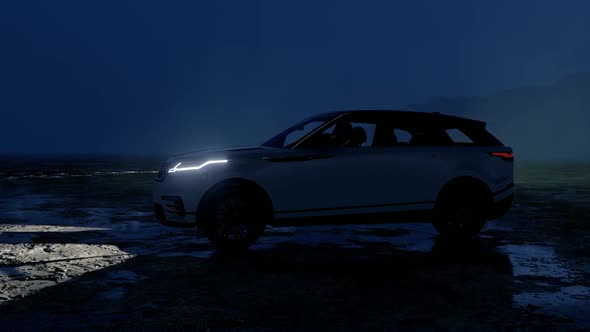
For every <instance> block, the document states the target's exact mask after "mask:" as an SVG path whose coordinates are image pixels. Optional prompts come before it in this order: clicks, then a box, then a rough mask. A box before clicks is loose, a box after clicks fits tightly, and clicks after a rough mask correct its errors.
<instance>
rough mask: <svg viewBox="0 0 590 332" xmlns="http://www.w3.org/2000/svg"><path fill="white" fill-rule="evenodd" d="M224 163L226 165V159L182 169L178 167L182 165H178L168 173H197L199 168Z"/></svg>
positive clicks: (209, 161) (187, 166)
mask: <svg viewBox="0 0 590 332" xmlns="http://www.w3.org/2000/svg"><path fill="white" fill-rule="evenodd" d="M225 163H227V160H226V159H219V160H208V161H206V162H204V163H202V164H200V165H186V166H183V167H180V165H182V163H178V164H177V165H176V166H174V167H172V168H171V169H169V170H168V173H176V172H184V171H197V170H200V169H201V168H203V167H206V166H209V165H213V164H225Z"/></svg>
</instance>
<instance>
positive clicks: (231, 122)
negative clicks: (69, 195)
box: [0, 0, 590, 153]
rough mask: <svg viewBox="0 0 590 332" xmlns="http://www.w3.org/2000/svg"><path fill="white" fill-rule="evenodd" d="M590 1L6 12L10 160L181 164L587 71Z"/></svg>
mask: <svg viewBox="0 0 590 332" xmlns="http://www.w3.org/2000/svg"><path fill="white" fill-rule="evenodd" d="M588 13H590V2H588V1H565V2H559V1H540V0H537V1H474V0H465V1H403V2H402V1H399V2H396V1H354V2H353V1H343V0H339V1H321V2H320V1H276V0H274V1H271V0H269V1H254V0H253V1H159V2H155V1H122V0H118V1H114V0H113V1H79V0H77V1H4V2H2V4H0V41H1V43H2V47H1V53H0V110H2V120H1V122H0V153H6V152H8V153H14V152H20V153H38V152H49V153H53V152H91V153H94V152H97V153H126V152H132V153H152V152H158V153H159V152H167V153H175V152H180V151H183V150H190V149H194V148H201V147H206V146H221V145H245V144H256V143H260V142H262V141H263V140H264V139H265V138H267V137H268V136H271V135H272V134H274V133H275V132H276V131H278V130H280V129H282V128H283V127H285V126H287V125H289V124H291V122H294V121H296V120H299V119H300V118H302V117H304V116H307V115H310V114H314V113H318V112H324V111H328V110H333V109H343V108H404V107H405V105H407V104H411V103H419V102H422V101H425V100H427V99H429V98H430V97H433V96H457V95H486V94H490V93H493V92H495V91H496V90H498V89H504V88H512V87H518V86H526V85H531V84H544V83H548V82H551V81H554V80H556V79H558V78H560V77H562V76H563V75H565V74H567V73H572V72H577V71H584V70H588V69H590V34H589V33H588V31H590V20H589V19H588Z"/></svg>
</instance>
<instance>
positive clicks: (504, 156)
mask: <svg viewBox="0 0 590 332" xmlns="http://www.w3.org/2000/svg"><path fill="white" fill-rule="evenodd" d="M490 155H492V156H494V157H500V158H502V159H503V160H514V153H512V152H490Z"/></svg>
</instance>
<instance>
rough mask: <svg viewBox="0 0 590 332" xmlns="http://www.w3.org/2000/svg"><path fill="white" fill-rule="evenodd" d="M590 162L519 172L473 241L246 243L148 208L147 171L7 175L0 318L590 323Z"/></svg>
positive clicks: (332, 237)
mask: <svg viewBox="0 0 590 332" xmlns="http://www.w3.org/2000/svg"><path fill="white" fill-rule="evenodd" d="M588 174H590V167H588V166H587V165H582V166H579V165H578V166H575V167H574V166H567V167H566V166H563V165H557V166H556V165H532V166H527V168H525V169H524V170H519V173H517V175H519V177H518V178H517V190H518V192H517V194H518V197H517V200H516V202H515V205H514V207H513V209H512V211H511V213H509V214H508V215H507V216H506V217H504V218H502V219H499V220H494V221H491V222H489V224H488V225H487V226H486V228H485V229H484V231H483V232H482V234H481V236H480V238H479V239H476V240H473V241H469V242H465V243H450V242H448V241H445V240H443V239H439V238H438V237H437V235H436V231H435V230H434V229H433V228H432V227H431V226H430V225H428V224H420V223H408V224H388V225H362V220H359V225H353V226H330V227H319V226H318V227H297V228H269V229H267V232H266V233H265V235H264V236H263V237H262V238H261V239H260V240H259V242H258V243H257V244H256V245H254V246H253V247H252V248H251V250H249V251H248V252H246V253H243V254H241V255H237V256H236V255H234V256H227V255H223V254H220V253H216V252H215V250H214V248H212V247H211V246H210V244H209V243H208V241H207V240H206V239H205V238H204V237H203V236H202V235H200V234H199V233H198V232H197V231H196V230H193V229H174V228H167V227H163V226H160V225H158V224H156V223H155V222H153V221H152V217H151V210H150V207H151V205H150V202H149V187H150V185H151V178H152V177H153V174H151V173H149V172H146V173H142V172H137V173H116V172H115V173H112V174H108V173H107V174H94V175H93V176H89V175H84V176H79V177H65V176H54V177H51V176H45V177H37V178H34V179H32V178H30V177H29V178H26V177H13V178H11V179H10V180H5V181H2V182H0V189H1V191H0V194H1V195H0V232H1V233H0V303H1V304H0V329H2V330H11V331H17V330H59V331H63V330H72V331H73V330H76V331H78V330H105V329H109V330H111V329H115V330H129V329H133V330H137V329H140V330H161V329H168V330H178V329H186V330H195V329H196V330H199V329H203V330H206V329H208V328H212V329H213V330H216V329H220V330H225V329H235V328H238V329H252V330H265V329H274V328H280V329H293V330H310V329H313V330H343V329H345V330H357V329H370V328H392V329H396V328H397V329H416V328H417V329H425V330H431V329H432V330H433V329H438V330H475V329H478V330H483V331H486V330H515V329H517V330H538V329H540V330H544V329H546V330H589V329H590V259H589V257H590V226H589V223H590V181H589V179H590V177H589V175H588Z"/></svg>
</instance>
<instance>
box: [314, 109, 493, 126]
mask: <svg viewBox="0 0 590 332" xmlns="http://www.w3.org/2000/svg"><path fill="white" fill-rule="evenodd" d="M344 114H350V115H353V116H355V117H358V118H360V119H362V118H364V117H366V119H382V120H387V119H396V120H404V121H408V122H433V123H437V124H439V125H442V126H462V125H465V126H477V127H485V125H486V123H485V122H483V121H479V120H473V119H469V118H464V117H460V116H454V115H447V114H440V113H438V112H432V113H428V112H416V111H407V110H341V111H334V112H327V113H324V115H326V116H328V115H332V116H334V117H336V116H340V115H344Z"/></svg>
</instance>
